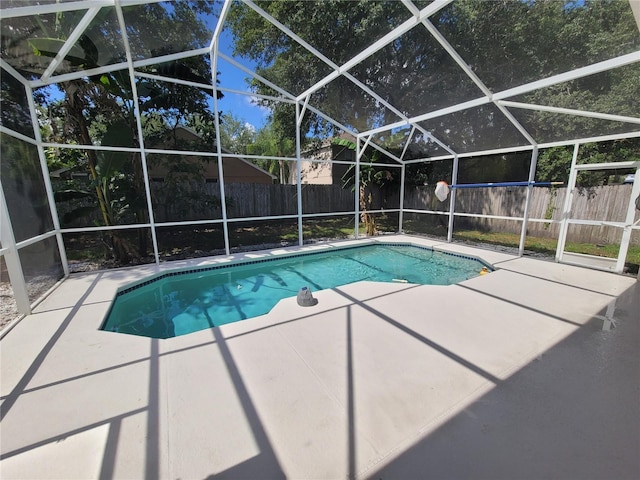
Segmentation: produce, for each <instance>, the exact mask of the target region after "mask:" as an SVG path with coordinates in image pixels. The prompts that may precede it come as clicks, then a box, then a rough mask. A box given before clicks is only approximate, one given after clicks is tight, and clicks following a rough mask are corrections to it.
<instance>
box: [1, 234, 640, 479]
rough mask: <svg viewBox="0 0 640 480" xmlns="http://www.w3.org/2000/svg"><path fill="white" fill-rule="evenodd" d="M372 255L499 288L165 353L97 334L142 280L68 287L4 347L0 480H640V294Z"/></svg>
mask: <svg viewBox="0 0 640 480" xmlns="http://www.w3.org/2000/svg"><path fill="white" fill-rule="evenodd" d="M379 240H380V241H396V242H397V241H407V242H412V243H416V244H421V245H429V246H434V248H437V249H442V250H446V251H453V252H458V253H464V254H467V255H474V256H478V257H481V258H483V259H484V260H485V261H487V262H489V263H492V264H493V265H494V266H495V267H496V268H497V270H496V271H495V272H493V273H491V274H489V275H485V276H482V277H477V278H474V279H471V280H468V281H465V282H462V283H460V284H458V285H452V286H447V287H441V286H416V285H407V284H383V283H371V282H361V283H356V284H351V285H346V286H344V287H338V288H334V289H331V290H325V291H320V292H314V296H315V297H316V298H317V299H318V300H319V302H318V304H317V305H315V306H313V307H300V306H298V305H297V304H296V301H295V298H290V299H286V300H283V301H281V302H280V303H279V304H278V305H277V306H276V307H275V308H274V309H273V310H272V311H271V312H270V313H269V314H267V315H264V316H261V317H256V318H253V319H250V320H246V321H242V322H238V323H234V324H229V325H224V326H222V327H219V328H214V329H210V330H204V331H200V332H196V333H193V334H189V335H185V336H181V337H176V338H172V339H167V340H157V339H149V338H144V337H136V336H131V335H123V334H115V333H109V332H102V331H100V330H98V327H99V325H100V324H101V322H102V320H103V318H104V316H105V314H106V312H107V310H108V308H109V304H110V302H111V300H112V298H113V296H114V293H115V290H116V288H117V287H119V286H121V285H123V284H125V283H128V282H131V281H134V280H137V279H139V278H142V277H144V276H146V275H149V274H151V273H155V272H157V271H158V269H157V268H156V267H155V266H145V267H137V268H130V269H122V270H113V271H106V272H97V273H90V274H80V275H74V276H71V277H70V278H68V279H67V280H65V281H64V282H63V283H62V284H61V285H60V286H59V287H58V288H57V289H56V290H55V291H54V292H53V293H52V294H51V295H49V296H48V297H47V298H46V299H45V300H44V301H43V302H42V303H40V304H39V305H38V307H37V308H36V309H35V311H34V313H33V314H32V315H29V316H28V317H26V318H25V319H23V320H22V321H21V322H20V323H19V324H18V325H16V326H15V327H14V328H13V329H12V331H10V332H9V333H8V334H7V335H6V336H5V337H4V338H3V339H2V340H1V341H0V355H1V360H2V364H1V374H2V376H1V395H2V405H1V413H2V423H1V426H0V428H1V431H0V440H1V446H0V448H1V453H2V461H1V462H0V477H2V478H3V479H10V478H23V479H34V478H47V479H48V478H61V479H62V478H64V479H73V478H81V479H87V478H101V479H108V478H122V479H125V478H126V479H141V478H146V479H158V478H167V479H177V478H181V479H202V478H242V479H254V478H255V479H266V478H294V479H310V478H316V479H338V478H371V479H401V478H411V479H413V478H456V479H461V478H491V479H498V478H505V479H514V478H518V479H528V478H531V479H539V478H563V479H568V478H576V479H587V478H594V479H596V478H597V479H604V478H616V479H624V478H629V479H632V478H640V459H639V457H638V452H639V451H640V402H639V399H640V355H639V350H638V347H639V346H640V313H639V312H640V282H637V281H636V280H635V279H634V278H629V277H624V276H619V275H615V274H611V273H607V272H602V271H596V270H589V269H585V268H580V267H575V266H569V265H563V264H556V263H553V262H549V261H543V260H537V259H532V258H527V257H524V258H518V257H515V256H513V255H509V254H505V253H499V252H493V251H488V250H481V249H477V248H471V247H468V246H464V245H457V244H446V243H438V242H435V241H430V240H425V239H421V238H417V237H410V236H391V237H383V238H380V239H379ZM302 248H303V249H309V248H314V247H302ZM315 248H317V247H315ZM328 248H330V247H328ZM276 253H277V252H276ZM261 254H264V255H272V254H274V253H270V252H261V253H256V252H253V253H252V254H249V255H261ZM236 257H237V256H236ZM206 261H207V260H204V259H198V260H192V261H189V262H180V263H179V264H176V263H172V264H170V265H162V266H161V267H160V268H161V269H165V268H175V267H177V266H183V265H185V266H186V265H187V264H189V265H194V264H202V263H203V262H206ZM610 320H612V321H613V324H612V323H611V322H610ZM603 326H604V327H605V328H604V329H603Z"/></svg>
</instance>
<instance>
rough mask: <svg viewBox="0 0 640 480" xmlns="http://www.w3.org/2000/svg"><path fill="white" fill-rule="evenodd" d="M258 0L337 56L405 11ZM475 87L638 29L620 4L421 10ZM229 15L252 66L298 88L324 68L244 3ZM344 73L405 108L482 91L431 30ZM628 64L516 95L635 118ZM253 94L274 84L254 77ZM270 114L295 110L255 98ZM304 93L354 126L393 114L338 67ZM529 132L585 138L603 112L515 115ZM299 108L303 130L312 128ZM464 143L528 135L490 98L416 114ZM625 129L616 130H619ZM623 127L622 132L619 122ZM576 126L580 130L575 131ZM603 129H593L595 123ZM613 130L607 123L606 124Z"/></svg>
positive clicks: (566, 63)
mask: <svg viewBox="0 0 640 480" xmlns="http://www.w3.org/2000/svg"><path fill="white" fill-rule="evenodd" d="M257 3H258V5H259V6H260V7H261V8H263V9H264V10H265V11H267V12H268V13H269V14H271V15H273V16H274V17H275V18H276V19H278V20H280V21H281V22H283V23H284V24H285V25H287V26H288V27H289V28H290V29H291V30H292V31H293V32H295V33H296V34H297V35H299V36H300V37H302V38H303V39H304V40H305V41H307V42H309V43H310V44H311V45H312V46H314V47H315V48H316V49H318V50H319V51H320V52H321V53H323V54H324V55H326V56H327V57H328V58H329V59H330V60H332V61H333V62H335V63H336V64H338V65H340V64H342V63H344V62H345V61H347V60H349V59H350V58H352V57H353V56H354V55H355V54H357V53H359V52H360V51H362V50H364V48H365V47H366V46H368V45H370V44H371V43H372V42H373V41H375V40H377V39H378V38H380V37H382V36H383V35H384V33H386V32H387V31H389V30H390V29H391V28H393V27H394V26H396V25H398V24H399V23H400V22H402V21H404V20H406V19H407V18H409V16H410V13H409V12H408V10H407V9H406V8H405V6H404V5H403V4H402V3H401V2H370V1H364V0H363V1H352V2H339V1H331V0H328V1H322V2H311V1H272V2H257ZM430 21H431V22H432V23H433V24H434V26H435V27H436V28H437V29H438V30H439V31H440V33H442V35H443V36H444V37H445V38H446V39H447V40H448V41H449V42H450V43H451V45H452V46H453V47H454V48H455V49H456V50H457V51H458V52H459V53H460V55H461V57H462V58H463V60H464V61H465V62H466V63H467V64H468V65H469V66H470V67H471V68H472V70H473V71H474V72H475V73H476V74H477V75H478V77H479V78H480V79H481V80H482V81H483V82H484V83H485V85H486V86H487V87H488V88H489V89H490V90H491V91H494V92H497V91H501V90H504V89H507V88H511V87H515V86H517V85H521V84H524V83H527V82H531V81H534V80H538V79H540V78H544V77H548V76H549V75H554V74H557V73H561V72H565V71H567V70H570V69H572V68H577V67H582V66H585V65H588V64H591V63H595V62H598V61H601V60H604V59H607V58H611V57H614V56H616V55H622V54H625V53H629V52H633V51H637V50H638V48H639V47H640V35H639V33H638V29H637V25H636V23H635V20H634V17H633V14H632V12H631V10H630V8H629V4H628V2H624V1H609V0H592V1H580V2H578V1H565V2H562V1H557V2H556V1H549V2H545V1H540V2H514V1H507V0H501V1H482V0H458V1H456V2H452V3H451V4H449V5H447V6H446V7H445V8H443V9H442V10H440V11H438V12H437V13H436V14H435V15H433V16H432V17H431V18H430ZM229 22H230V26H231V29H232V32H233V33H234V35H235V39H236V43H235V52H236V53H237V54H240V55H244V56H247V57H249V58H251V59H252V60H254V61H256V62H257V64H258V73H260V74H261V75H263V76H264V77H266V78H268V79H269V80H270V81H272V82H274V83H276V84H278V85H280V86H282V87H283V88H284V89H285V90H288V91H289V92H291V93H293V94H296V95H297V94H300V93H301V92H303V91H304V90H305V89H306V88H308V87H309V86H310V85H312V84H313V83H314V82H315V81H317V80H319V79H321V78H323V77H324V76H325V75H327V74H328V73H330V72H331V69H330V68H329V67H328V66H327V65H326V64H324V63H323V62H321V61H320V60H318V59H317V58H315V57H314V56H313V55H312V54H311V53H310V52H309V51H307V50H306V49H304V48H303V47H301V46H300V45H298V44H297V43H296V42H295V41H294V40H293V39H291V38H290V37H288V36H287V35H285V34H284V33H283V32H281V31H280V30H279V29H277V28H273V27H272V26H271V25H269V24H268V22H266V20H264V19H262V18H261V17H260V16H259V15H258V14H257V13H256V12H255V11H253V10H252V9H251V8H249V7H247V6H246V5H244V4H237V5H236V4H234V7H233V8H232V10H231V12H230V15H229ZM350 73H351V74H353V75H354V76H355V77H356V78H357V79H359V80H361V81H362V82H364V83H365V84H366V85H367V86H368V87H370V88H372V89H373V90H374V91H375V92H376V93H377V94H378V95H380V96H381V97H382V98H384V99H385V100H387V101H388V102H389V103H390V104H391V105H394V106H395V107H397V108H398V109H399V110H401V111H402V112H403V113H404V114H406V115H408V116H413V115H418V114H422V113H425V112H430V111H434V110H437V109H439V108H442V107H446V106H449V105H451V104H453V103H458V102H462V101H465V100H471V99H474V98H478V97H479V96H481V95H482V92H481V91H480V89H479V88H478V87H477V86H476V85H475V84H474V83H473V82H472V81H471V80H470V79H469V78H468V77H467V76H466V75H465V74H464V72H463V71H462V70H461V69H460V68H459V66H458V65H457V64H456V63H455V62H454V61H453V60H452V59H451V58H450V57H449V55H448V54H447V53H446V52H445V51H444V49H442V47H441V46H440V45H439V44H438V42H436V41H435V40H434V39H433V38H432V37H431V35H430V34H429V32H427V31H426V29H425V28H423V27H422V26H417V27H415V28H413V29H411V30H410V31H409V32H407V33H405V34H404V35H403V36H402V37H400V38H399V39H397V40H395V41H394V42H391V43H390V44H389V45H387V46H385V47H384V48H383V49H382V50H381V51H380V52H378V53H376V54H374V55H372V56H371V57H369V58H367V59H365V60H363V61H362V62H361V63H359V64H357V65H355V66H354V67H353V68H352V69H351V70H350ZM637 73H638V68H637V67H636V66H629V67H625V68H620V69H616V70H613V71H610V72H605V73H603V74H599V75H593V76H590V77H585V78H584V79H580V80H577V81H574V82H569V83H567V84H561V85H557V86H555V87H552V88H548V89H543V90H539V91H535V92H533V93H532V94H528V95H526V96H523V97H522V98H516V100H518V101H528V102H529V101H530V102H535V103H542V104H549V105H555V106H566V107H571V108H577V109H586V110H595V111H604V112H607V113H621V114H632V115H635V116H637V115H638V113H639V112H638V110H637V106H636V105H634V104H633V102H629V99H631V98H638V96H640V82H638V81H637ZM253 88H255V89H256V91H258V92H260V93H273V92H271V91H270V89H269V87H267V86H265V85H263V84H261V83H259V82H254V83H253ZM265 103H266V104H268V105H269V106H270V107H271V108H272V109H273V111H274V121H275V122H276V123H277V124H281V125H285V126H286V127H287V128H288V131H289V132H294V131H295V124H294V112H293V111H292V110H291V109H289V110H287V109H285V108H284V106H283V105H281V104H277V103H275V102H265ZM310 103H311V104H312V105H314V106H315V107H318V108H320V109H321V110H323V111H324V112H325V113H327V114H329V115H331V116H332V117H333V118H335V119H336V120H338V121H339V122H341V123H343V124H345V125H347V126H350V127H353V128H355V129H356V130H359V131H362V130H366V129H369V128H371V127H373V126H377V125H379V124H384V123H389V122H390V121H394V120H397V119H398V117H396V116H395V115H393V114H392V113H391V112H390V111H389V110H388V109H386V108H385V107H384V106H383V105H382V104H380V102H377V101H376V100H375V99H374V98H373V97H370V96H368V95H366V94H363V93H362V92H361V91H360V89H359V87H358V86H356V85H355V84H354V83H352V82H350V81H348V80H346V79H345V78H343V77H339V78H338V79H336V80H334V81H333V82H331V83H330V84H329V85H327V86H326V87H323V88H321V89H320V90H318V91H317V92H314V93H313V94H312V96H311V100H310ZM517 116H518V117H519V118H522V122H523V123H524V124H525V127H526V128H527V129H529V130H530V131H531V133H532V134H533V136H534V138H536V139H537V140H538V141H540V142H542V141H549V138H550V137H552V138H551V139H553V140H556V139H566V138H575V137H576V136H579V137H584V136H590V135H589V134H588V132H589V129H591V131H593V129H599V128H601V127H602V125H601V122H598V121H594V120H585V119H583V118H578V117H571V118H569V117H568V116H557V115H555V116H554V115H545V114H542V113H540V114H538V113H536V114H534V115H531V116H524V115H520V114H518V115H517ZM321 123H322V120H319V119H318V118H317V117H309V118H308V119H306V123H304V124H303V127H302V128H303V131H305V132H306V131H307V129H308V128H311V129H313V128H315V127H318V126H319V124H321ZM421 125H422V126H423V127H424V128H425V129H427V130H428V131H431V132H432V133H433V134H434V135H435V136H436V137H437V138H439V139H441V140H442V141H444V142H445V143H448V144H449V145H450V146H451V147H452V148H453V150H455V151H457V152H459V153H462V152H469V151H474V150H484V149H489V148H496V147H508V146H514V145H524V144H527V141H526V139H524V137H522V135H521V134H520V133H519V132H518V131H517V130H516V129H515V127H514V126H513V125H512V124H511V122H509V121H508V120H507V119H506V118H505V117H504V116H503V115H502V114H501V113H500V112H499V110H498V109H497V108H496V107H495V106H494V105H493V104H491V103H489V104H486V105H482V106H479V107H476V108H471V109H468V110H465V111H461V112H456V113H453V114H450V115H446V116H443V117H437V118H434V119H431V120H428V121H424V122H421ZM623 131H624V130H623ZM629 131H631V130H629ZM585 132H586V133H585ZM597 133H601V132H597ZM610 133H613V132H610Z"/></svg>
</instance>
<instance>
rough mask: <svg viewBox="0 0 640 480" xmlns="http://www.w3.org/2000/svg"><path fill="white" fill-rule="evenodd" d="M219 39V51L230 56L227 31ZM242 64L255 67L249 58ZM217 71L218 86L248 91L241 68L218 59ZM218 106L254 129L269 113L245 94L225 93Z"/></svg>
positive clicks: (230, 43) (230, 47)
mask: <svg viewBox="0 0 640 480" xmlns="http://www.w3.org/2000/svg"><path fill="white" fill-rule="evenodd" d="M220 40H221V42H220V51H221V52H222V53H224V54H226V55H228V56H231V55H232V53H233V42H232V39H231V35H230V34H229V33H228V32H223V34H222V35H221V38H220ZM242 64H243V65H244V66H246V67H248V68H250V69H252V70H253V69H254V68H255V64H254V63H253V62H251V61H249V60H242ZM218 71H219V72H220V75H219V80H220V85H219V86H220V87H222V88H232V89H234V90H244V91H248V83H247V82H248V80H249V79H250V77H249V75H247V74H246V73H244V72H243V71H242V70H240V69H238V68H235V67H234V66H233V65H231V64H230V63H228V62H225V61H224V60H222V59H220V60H219V61H218ZM218 107H219V109H220V111H222V113H223V114H224V113H229V112H231V113H232V114H233V115H234V117H236V118H240V119H243V120H244V121H245V122H246V123H247V124H250V125H252V126H253V127H254V128H255V129H256V130H258V129H260V128H261V127H263V126H264V124H265V123H266V121H267V117H268V115H269V110H267V109H266V108H264V107H259V106H257V105H254V104H253V103H252V97H249V96H246V95H237V94H233V93H225V94H224V98H223V99H222V100H220V101H219V102H218Z"/></svg>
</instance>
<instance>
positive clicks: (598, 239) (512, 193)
mask: <svg viewBox="0 0 640 480" xmlns="http://www.w3.org/2000/svg"><path fill="white" fill-rule="evenodd" d="M631 188H632V186H631V185H628V184H625V185H606V186H601V187H590V188H583V189H578V190H577V191H576V195H575V196H574V199H573V205H572V208H571V214H570V218H573V219H580V220H597V221H608V222H624V220H625V217H626V214H627V207H628V205H629V198H630V196H631ZM434 189H435V186H424V187H413V188H407V189H406V191H405V197H404V208H408V209H425V210H439V211H446V210H448V208H449V200H448V199H447V200H446V201H445V202H439V201H438V200H437V199H436V197H435V193H434ZM566 191H567V189H566V188H564V187H563V188H549V187H535V188H533V190H532V195H531V201H530V206H529V218H530V219H547V220H558V221H559V220H560V219H561V217H562V208H563V206H564V199H565V195H566ZM526 194H527V187H483V188H465V189H459V190H457V192H456V206H455V211H456V213H476V214H483V215H497V216H511V217H523V216H524V206H525V200H526ZM639 218H640V212H636V218H635V220H638V219H639ZM455 226H456V228H457V229H461V228H462V229H478V230H485V231H502V232H509V233H517V234H519V233H520V229H521V226H522V223H521V222H520V221H516V220H501V219H487V218H471V217H456V220H455ZM559 228H560V226H559V224H557V223H553V224H548V223H540V222H531V221H530V222H529V223H528V225H527V233H528V234H529V235H531V236H536V237H548V238H557V237H558V232H559ZM621 235H622V229H620V228H616V227H610V226H606V225H602V226H594V225H570V226H569V230H568V235H567V239H568V241H571V242H580V243H602V244H609V243H613V244H615V243H619V242H620V238H621ZM631 241H632V244H634V245H640V235H639V234H634V235H632V238H631Z"/></svg>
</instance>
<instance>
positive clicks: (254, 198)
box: [151, 182, 355, 222]
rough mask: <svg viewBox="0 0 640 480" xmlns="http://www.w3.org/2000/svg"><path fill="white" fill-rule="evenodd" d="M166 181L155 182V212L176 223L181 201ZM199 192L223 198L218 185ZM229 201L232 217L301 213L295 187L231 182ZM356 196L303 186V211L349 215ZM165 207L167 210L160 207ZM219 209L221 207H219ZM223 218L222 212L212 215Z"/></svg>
mask: <svg viewBox="0 0 640 480" xmlns="http://www.w3.org/2000/svg"><path fill="white" fill-rule="evenodd" d="M163 186H164V184H163V183H162V182H153V183H152V188H151V190H152V196H153V198H154V213H155V215H156V218H155V220H156V222H165V221H174V220H176V219H177V218H178V216H177V213H178V212H174V211H173V210H175V208H176V205H177V204H178V202H176V201H173V199H171V198H166V197H167V195H166V194H165V193H164V192H163V191H164V190H165V189H164V188H163ZM198 190H199V191H200V192H201V193H202V194H205V195H209V196H211V197H216V198H218V199H219V198H220V187H219V185H218V184H217V183H207V184H200V185H199V186H198ZM224 193H225V197H226V199H227V216H228V218H230V219H231V218H246V217H265V216H276V215H296V214H297V213H298V191H297V187H296V186H295V185H268V184H259V183H229V184H225V186H224ZM354 195H355V194H354V193H353V192H352V191H351V190H350V189H348V188H346V189H344V188H342V187H341V186H339V185H311V184H305V185H303V186H302V211H303V212H304V213H331V212H346V211H353V210H354V209H355V197H354ZM160 205H162V207H163V208H156V207H157V206H160ZM217 208H218V209H219V204H218V206H217ZM198 213H199V212H187V213H184V212H180V217H182V219H185V220H187V219H192V218H190V217H193V218H195V217H197V216H198ZM210 213H212V214H214V215H215V213H218V217H215V216H211V215H208V218H220V217H219V212H210Z"/></svg>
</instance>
